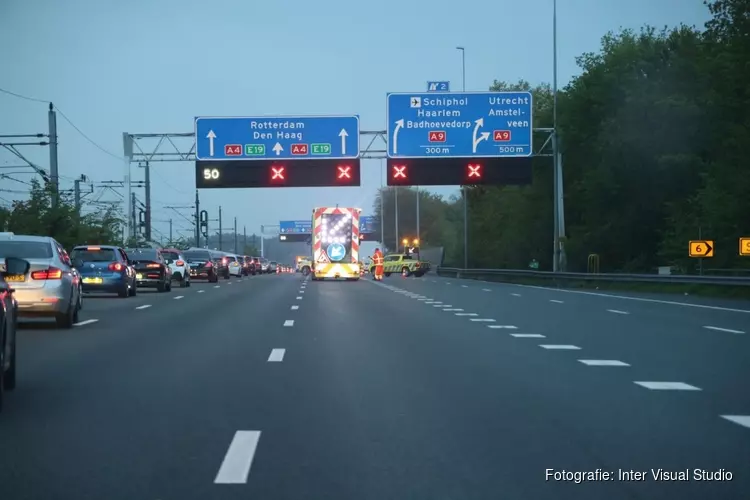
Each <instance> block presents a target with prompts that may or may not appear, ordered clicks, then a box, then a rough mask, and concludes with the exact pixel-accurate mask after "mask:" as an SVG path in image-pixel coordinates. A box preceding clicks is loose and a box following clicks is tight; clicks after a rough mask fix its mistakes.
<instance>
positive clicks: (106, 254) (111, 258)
mask: <svg viewBox="0 0 750 500" xmlns="http://www.w3.org/2000/svg"><path fill="white" fill-rule="evenodd" d="M70 258H71V259H72V260H80V261H82V262H115V261H116V260H117V254H115V251H114V249H112V248H100V249H91V248H85V247H84V248H74V249H73V251H72V252H70Z"/></svg>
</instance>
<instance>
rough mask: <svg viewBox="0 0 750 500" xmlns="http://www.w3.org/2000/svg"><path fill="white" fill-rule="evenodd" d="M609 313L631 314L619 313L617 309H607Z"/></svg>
mask: <svg viewBox="0 0 750 500" xmlns="http://www.w3.org/2000/svg"><path fill="white" fill-rule="evenodd" d="M607 312H611V313H614V314H630V313H629V312H627V311H618V310H617V309H607Z"/></svg>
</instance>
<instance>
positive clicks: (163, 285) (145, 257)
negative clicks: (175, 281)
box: [125, 248, 172, 292]
mask: <svg viewBox="0 0 750 500" xmlns="http://www.w3.org/2000/svg"><path fill="white" fill-rule="evenodd" d="M125 253H126V254H127V256H128V260H129V261H130V262H132V263H133V267H134V268H135V280H136V283H137V286H138V288H156V290H157V291H158V292H169V291H171V290H172V269H171V268H170V267H169V264H167V261H166V260H164V257H163V256H162V254H161V251H160V250H157V249H154V248H128V249H126V250H125Z"/></svg>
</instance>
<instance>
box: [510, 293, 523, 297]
mask: <svg viewBox="0 0 750 500" xmlns="http://www.w3.org/2000/svg"><path fill="white" fill-rule="evenodd" d="M511 295H512V296H514V297H520V296H521V294H520V293H511Z"/></svg>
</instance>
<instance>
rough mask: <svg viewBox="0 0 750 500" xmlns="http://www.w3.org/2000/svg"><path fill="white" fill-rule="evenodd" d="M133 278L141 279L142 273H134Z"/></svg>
mask: <svg viewBox="0 0 750 500" xmlns="http://www.w3.org/2000/svg"><path fill="white" fill-rule="evenodd" d="M135 279H137V280H142V279H143V274H141V273H136V275H135Z"/></svg>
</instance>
